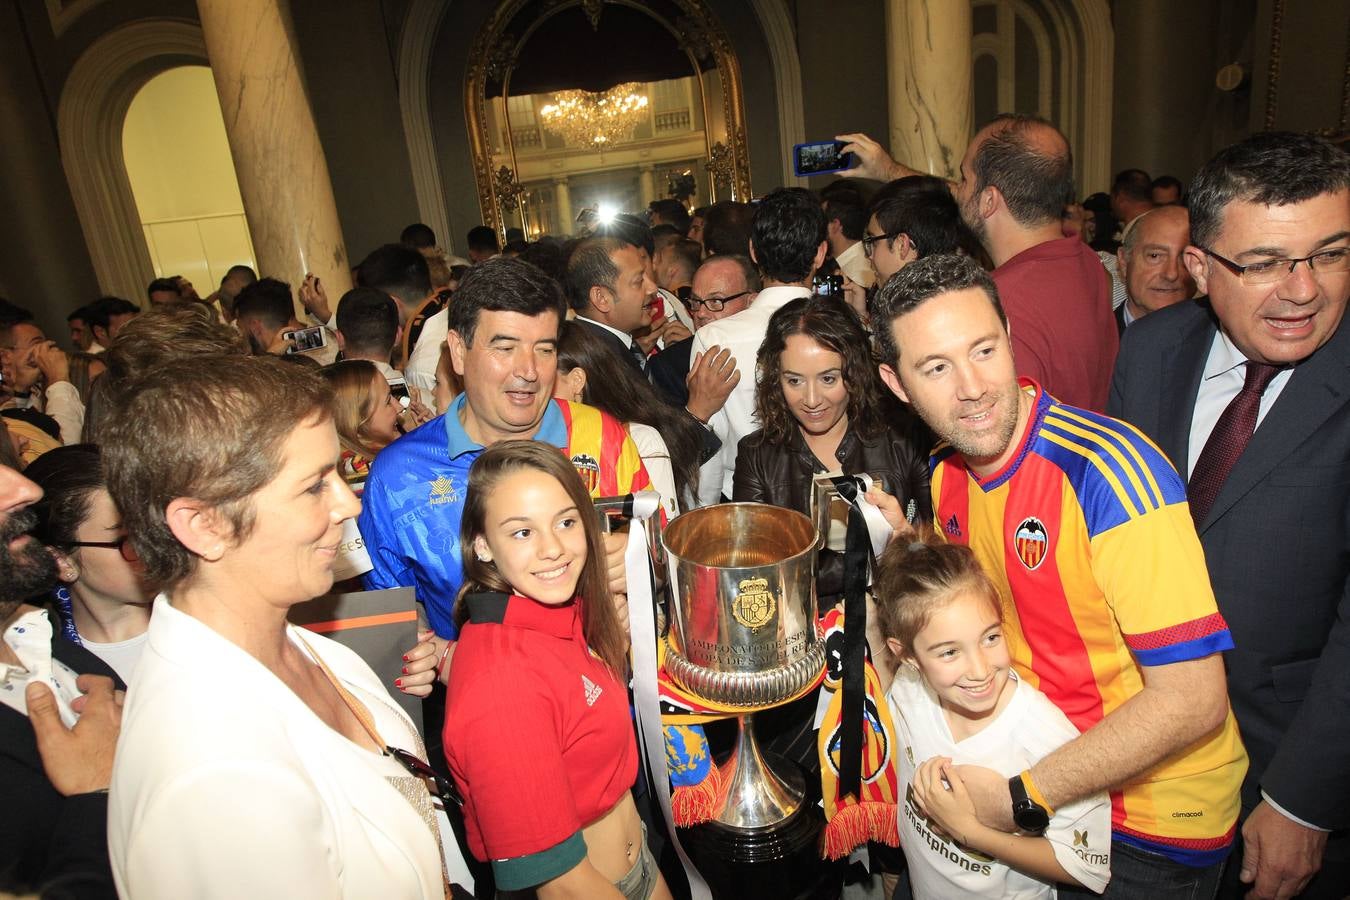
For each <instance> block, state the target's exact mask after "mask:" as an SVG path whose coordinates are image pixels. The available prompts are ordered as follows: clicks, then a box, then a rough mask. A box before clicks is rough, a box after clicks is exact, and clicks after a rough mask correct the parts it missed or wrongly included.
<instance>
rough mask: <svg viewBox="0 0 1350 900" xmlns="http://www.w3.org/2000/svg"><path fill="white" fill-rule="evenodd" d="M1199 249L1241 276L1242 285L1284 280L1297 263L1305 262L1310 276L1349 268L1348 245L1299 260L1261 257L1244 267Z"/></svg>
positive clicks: (1272, 282)
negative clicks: (1261, 258) (1259, 259)
mask: <svg viewBox="0 0 1350 900" xmlns="http://www.w3.org/2000/svg"><path fill="white" fill-rule="evenodd" d="M1200 249H1201V250H1203V251H1205V253H1206V254H1208V255H1209V256H1212V257H1214V258H1215V259H1216V260H1218V261H1219V262H1220V263H1222V264H1223V267H1224V268H1225V269H1227V270H1228V271H1230V272H1232V273H1233V274H1234V275H1236V276H1237V277H1238V278H1240V279H1242V283H1243V284H1274V283H1275V282H1277V281H1283V280H1284V279H1286V278H1288V277H1289V276H1290V275H1292V274H1293V272H1294V267H1295V266H1297V265H1298V264H1299V263H1307V264H1308V271H1310V272H1312V273H1313V275H1319V274H1326V275H1330V274H1331V273H1333V272H1344V271H1346V270H1347V269H1350V247H1333V248H1332V249H1330V250H1321V251H1319V252H1317V253H1314V254H1313V255H1312V256H1303V257H1300V258H1298V259H1293V258H1292V257H1290V258H1284V257H1282V258H1280V259H1263V260H1261V261H1260V262H1255V263H1251V264H1250V265H1246V266H1242V265H1238V264H1237V263H1235V262H1233V261H1232V260H1231V259H1226V258H1224V257H1222V256H1220V255H1219V254H1217V253H1215V252H1214V251H1213V250H1211V249H1209V248H1208V247H1201V248H1200Z"/></svg>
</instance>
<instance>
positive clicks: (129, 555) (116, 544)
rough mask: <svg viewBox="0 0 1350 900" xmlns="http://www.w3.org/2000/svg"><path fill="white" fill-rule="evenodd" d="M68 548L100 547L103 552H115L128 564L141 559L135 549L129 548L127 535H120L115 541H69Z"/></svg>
mask: <svg viewBox="0 0 1350 900" xmlns="http://www.w3.org/2000/svg"><path fill="white" fill-rule="evenodd" d="M69 546H71V547H102V548H103V549H105V550H116V551H117V552H118V553H121V554H122V558H123V559H125V560H126V561H127V562H129V563H134V562H140V559H141V558H140V557H139V556H137V555H136V548H135V547H133V546H131V538H130V537H129V536H127V535H122V537H120V538H118V539H117V540H115V541H71V542H70V543H69Z"/></svg>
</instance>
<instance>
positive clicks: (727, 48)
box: [464, 0, 750, 234]
mask: <svg viewBox="0 0 1350 900" xmlns="http://www.w3.org/2000/svg"><path fill="white" fill-rule="evenodd" d="M607 4H613V5H622V6H627V7H631V8H633V9H637V10H640V11H642V12H643V13H645V14H646V15H648V16H650V17H651V18H652V19H654V20H655V21H656V22H658V23H659V24H660V25H661V26H662V27H664V28H665V29H666V30H667V31H669V32H670V34H671V36H672V37H673V38H674V39H675V41H676V43H677V44H678V46H679V47H680V49H682V50H684V52H685V53H686V54H688V56H689V64H690V68H691V70H692V71H693V73H694V74H695V75H697V76H698V78H699V81H700V90H701V92H702V93H703V102H704V104H705V105H706V103H707V102H708V101H707V94H706V90H704V89H703V88H702V73H703V67H702V66H701V65H700V63H705V64H706V62H707V61H708V60H709V59H710V58H711V59H712V60H713V62H714V64H715V68H716V69H717V73H718V76H719V77H720V78H721V82H722V112H723V116H724V121H725V122H726V126H727V133H726V138H725V142H723V141H717V142H714V141H713V138H712V136H711V135H707V139H706V144H707V153H708V168H709V172H710V174H711V176H712V177H711V179H710V181H711V183H713V184H714V185H716V186H715V187H714V188H713V192H714V194H713V199H719V200H721V199H734V200H745V199H748V198H749V197H750V152H749V147H748V145H747V142H746V128H745V104H744V97H743V94H742V91H741V69H740V64H739V63H738V62H737V60H736V55H735V53H734V51H733V50H732V47H731V39H730V38H729V37H728V36H727V33H726V31H725V30H724V29H723V28H722V25H721V23H720V22H719V21H718V20H717V18H716V17H715V16H714V15H713V14H712V11H711V10H709V9H708V7H707V5H706V4H705V3H704V2H703V0H660V2H659V3H658V2H657V0H653V2H651V3H648V2H644V0H508V2H503V3H500V4H499V5H498V6H497V9H496V11H495V12H494V13H493V15H492V18H491V19H490V20H489V21H488V22H487V24H486V25H484V26H483V28H482V29H481V30H480V31H479V32H478V35H477V37H476V38H475V39H474V43H473V48H472V49H471V50H470V52H469V67H468V77H467V78H466V79H465V95H464V111H465V112H464V114H465V118H466V119H467V124H468V133H469V147H470V152H471V153H472V154H473V172H474V180H475V181H476V182H477V185H478V206H479V209H480V211H481V213H482V221H483V223H484V224H485V225H488V226H490V227H491V228H493V229H495V230H496V231H497V232H498V233H499V234H501V233H502V232H503V230H504V228H505V216H504V214H503V211H504V210H505V209H510V208H514V207H515V206H516V204H517V201H518V198H519V196H520V193H521V192H522V191H523V188H522V187H521V186H520V185H519V184H518V183H517V181H516V176H515V172H514V171H513V170H512V169H510V168H507V167H506V166H500V167H498V170H497V171H495V172H494V171H493V169H492V155H493V154H492V140H491V138H490V136H489V134H488V116H487V88H488V85H489V83H491V84H493V85H497V86H502V85H509V83H510V77H511V70H512V68H514V66H515V63H516V60H517V58H518V56H519V53H520V49H521V48H522V47H523V46H524V45H525V43H526V42H527V41H528V40H529V39H530V37H531V35H533V33H534V31H535V30H536V29H537V28H538V27H539V25H540V24H541V23H542V22H544V21H546V20H547V19H548V18H549V17H551V16H552V15H554V14H556V13H558V12H560V11H562V10H564V9H569V8H571V7H578V6H579V7H581V8H582V10H583V11H584V12H585V13H586V15H587V16H588V17H589V18H590V20H591V23H592V25H595V26H596V27H598V22H599V19H600V15H601V12H602V9H603V7H604V6H605V5H607ZM657 5H659V6H661V7H669V8H674V9H677V10H678V11H679V13H680V14H679V16H678V17H676V18H675V19H674V20H673V21H672V20H671V19H670V18H669V17H668V16H666V15H664V14H662V13H661V12H659V11H658V10H657V9H656V8H654V7H655V6H657ZM529 7H534V8H536V9H537V10H538V11H539V12H540V13H542V14H541V15H539V16H538V17H537V18H536V19H535V20H534V21H533V23H532V24H530V25H528V26H527V27H525V28H522V29H519V30H517V29H516V28H515V27H513V26H516V25H517V24H518V23H517V22H516V18H517V16H519V15H520V13H521V12H522V11H524V10H525V9H527V8H529ZM503 97H505V92H503ZM706 134H707V132H706V130H705V135H706ZM509 149H510V155H511V158H512V163H513V165H514V163H515V150H514V147H510V148H509ZM719 188H720V189H724V190H727V191H728V194H729V196H722V195H721V190H719Z"/></svg>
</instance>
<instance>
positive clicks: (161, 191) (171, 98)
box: [122, 66, 256, 297]
mask: <svg viewBox="0 0 1350 900" xmlns="http://www.w3.org/2000/svg"><path fill="white" fill-rule="evenodd" d="M122 156H123V160H124V162H125V165H126V170H127V176H128V178H129V179H130V182H131V188H132V193H133V195H134V197H135V201H136V208H137V210H138V212H139V219H140V225H141V229H142V233H143V234H144V235H145V242H146V247H147V249H148V251H149V253H150V259H151V263H152V264H153V266H154V271H155V276H156V277H170V276H174V275H182V276H184V277H185V278H187V279H188V280H189V281H191V282H193V284H194V285H195V286H196V287H197V290H198V293H199V294H201V296H203V297H204V296H206V295H207V294H208V293H210V291H211V290H213V289H214V288H215V286H216V285H217V284H219V283H220V279H221V278H223V277H224V275H225V273H226V271H228V270H229V268H230V267H231V266H233V265H247V266H250V267H253V268H256V265H255V263H254V254H253V245H252V242H251V241H250V240H249V232H248V223H247V221H246V220H245V218H244V204H243V200H242V198H241V197H240V196H239V183H238V181H237V180H236V179H235V174H234V162H233V160H232V159H231V158H230V145H229V142H228V140H227V138H226V136H225V122H224V120H223V119H222V118H221V114H220V103H219V100H218V99H217V97H216V85H215V81H214V80H213V79H212V77H211V70H210V69H209V68H207V67H206V66H177V67H175V68H172V69H167V70H165V71H163V72H161V73H159V74H158V75H156V76H155V77H154V78H152V79H150V80H149V81H147V82H146V83H145V84H144V85H143V86H142V87H141V89H140V90H139V91H137V93H136V96H135V97H134V98H133V99H132V101H131V104H130V106H129V107H128V109H127V114H126V120H125V123H124V125H123V129H122Z"/></svg>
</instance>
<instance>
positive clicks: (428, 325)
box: [386, 306, 450, 396]
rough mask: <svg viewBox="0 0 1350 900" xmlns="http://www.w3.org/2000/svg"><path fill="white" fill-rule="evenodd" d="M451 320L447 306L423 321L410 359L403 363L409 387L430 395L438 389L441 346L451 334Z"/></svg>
mask: <svg viewBox="0 0 1350 900" xmlns="http://www.w3.org/2000/svg"><path fill="white" fill-rule="evenodd" d="M449 321H450V308H449V307H448V306H447V307H446V308H445V309H443V310H441V311H440V312H438V313H436V314H434V315H432V316H431V318H429V319H427V320H426V321H425V322H423V323H422V331H421V333H419V334H418V335H417V344H416V345H414V346H413V349H412V353H409V354H408V361H407V362H405V363H404V364H403V378H404V379H405V380H406V381H407V382H408V387H412V388H417V389H418V390H419V391H426V392H427V395H428V396H430V395H431V392H432V391H434V390H436V365H437V364H438V363H439V362H440V361H441V346H442V345H443V344H444V343H445V336H446V335H447V334H449V328H448V327H447V324H448V323H449ZM404 327H407V326H404ZM386 377H388V376H386Z"/></svg>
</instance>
